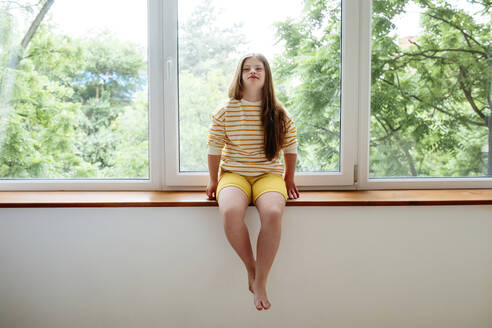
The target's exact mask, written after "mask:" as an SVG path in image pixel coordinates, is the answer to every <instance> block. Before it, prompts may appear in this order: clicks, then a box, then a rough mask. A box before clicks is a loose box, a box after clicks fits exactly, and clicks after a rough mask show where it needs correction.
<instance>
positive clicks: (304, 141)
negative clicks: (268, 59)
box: [275, 0, 492, 176]
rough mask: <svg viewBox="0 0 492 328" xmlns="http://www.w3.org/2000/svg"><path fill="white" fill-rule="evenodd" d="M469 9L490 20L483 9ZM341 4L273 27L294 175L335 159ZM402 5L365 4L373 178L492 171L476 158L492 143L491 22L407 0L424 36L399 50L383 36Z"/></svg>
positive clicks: (323, 4) (324, 0)
mask: <svg viewBox="0 0 492 328" xmlns="http://www.w3.org/2000/svg"><path fill="white" fill-rule="evenodd" d="M468 2H469V3H472V2H473V3H474V4H476V5H479V6H481V12H482V13H485V14H488V15H489V17H490V3H489V2H486V1H482V2H480V1H468ZM339 3H340V2H339V1H332V0H312V1H307V2H306V7H305V10H304V12H303V14H302V15H301V17H300V18H299V19H298V20H295V21H294V20H287V21H285V22H282V23H279V24H277V27H278V35H279V39H280V40H283V41H284V42H285V51H284V53H283V54H282V55H281V56H280V57H279V58H278V60H277V61H276V63H275V64H276V65H275V67H276V68H277V69H276V71H277V72H278V74H279V78H280V79H281V80H282V81H283V83H284V86H283V88H282V89H281V91H282V99H283V101H284V102H286V104H287V105H288V108H290V109H291V110H292V111H294V115H295V117H296V122H297V124H298V130H301V131H300V132H299V139H300V154H301V156H300V157H301V161H300V168H301V169H305V168H309V169H310V167H309V166H310V165H311V164H310V163H314V164H315V165H317V167H318V168H321V169H332V168H335V167H336V164H337V161H338V153H337V151H338V149H337V148H338V147H337V145H338V144H339V140H338V138H339V137H338V135H339V130H338V129H339V112H338V108H339V106H340V104H339V94H338V93H339V89H340V86H339V82H340V79H339V74H340V70H339V65H340V63H339V58H340V49H339V47H340V40H339V35H340V18H339V17H340V8H339ZM408 3H410V1H409V0H391V1H387V0H374V1H373V6H372V8H373V13H372V19H373V24H372V71H371V74H372V75H371V76H372V80H371V88H372V89H371V90H372V92H371V139H370V143H371V149H370V150H371V153H370V171H371V175H372V176H458V175H459V176H476V175H486V174H492V172H491V170H492V169H491V168H489V171H488V172H487V158H484V156H483V153H482V149H483V148H484V146H486V145H487V139H489V142H492V138H490V129H489V128H488V127H489V126H490V125H491V123H490V117H491V115H490V107H491V103H490V84H491V75H492V74H491V66H492V65H491V60H490V58H491V40H492V38H491V26H490V19H489V20H488V22H486V23H480V22H478V21H477V20H476V19H475V18H474V17H472V16H470V14H468V13H467V12H465V11H464V10H463V9H459V8H455V7H453V6H452V5H451V4H450V3H449V1H444V0H435V1H425V0H415V3H417V4H418V5H419V6H420V7H421V8H422V9H423V10H424V11H423V14H422V18H421V24H422V26H423V33H422V34H421V35H419V36H418V37H416V38H415V40H414V41H413V44H412V45H411V46H410V47H408V48H406V49H405V48H402V47H400V46H399V45H398V43H397V40H396V37H395V36H392V33H391V32H392V31H393V30H394V29H395V25H394V23H393V20H394V19H395V17H397V15H399V14H401V13H403V12H404V10H405V6H406V5H407V4H408ZM296 81H297V82H296ZM299 81H301V82H300V83H299ZM318 124H319V125H318ZM312 151H315V152H316V154H315V155H313V154H310V152H312ZM489 156H490V152H489ZM313 157H315V160H314V161H313V160H311V159H312V158H313ZM305 158H308V159H309V160H308V161H306V160H305ZM489 162H490V159H489ZM489 167H490V166H489Z"/></svg>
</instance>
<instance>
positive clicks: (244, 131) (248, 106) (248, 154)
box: [208, 99, 297, 176]
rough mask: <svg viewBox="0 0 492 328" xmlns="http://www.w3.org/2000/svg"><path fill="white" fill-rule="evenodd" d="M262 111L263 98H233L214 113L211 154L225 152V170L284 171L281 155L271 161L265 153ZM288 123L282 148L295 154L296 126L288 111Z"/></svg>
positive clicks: (247, 172)
mask: <svg viewBox="0 0 492 328" xmlns="http://www.w3.org/2000/svg"><path fill="white" fill-rule="evenodd" d="M261 111H262V108H261V101H257V102H250V101H246V100H244V99H241V100H236V99H230V100H228V101H227V102H226V103H225V104H223V105H221V106H219V107H218V108H217V110H216V111H215V112H214V113H213V115H212V121H211V123H210V127H209V130H208V154H209V155H222V156H221V163H220V168H221V169H222V170H227V171H231V172H234V173H238V174H241V175H246V176H257V175H261V174H264V173H276V174H283V173H284V165H283V163H282V162H281V161H280V156H278V157H277V158H276V159H273V160H272V161H269V160H268V159H267V158H266V157H265V151H264V140H263V136H264V132H263V125H262V123H261ZM286 113H287V112H286ZM286 127H287V133H286V135H285V139H284V145H283V147H282V150H283V152H284V153H294V154H296V153H297V130H296V126H295V124H294V121H293V120H292V117H291V116H290V115H289V113H287V121H286ZM224 146H225V147H224Z"/></svg>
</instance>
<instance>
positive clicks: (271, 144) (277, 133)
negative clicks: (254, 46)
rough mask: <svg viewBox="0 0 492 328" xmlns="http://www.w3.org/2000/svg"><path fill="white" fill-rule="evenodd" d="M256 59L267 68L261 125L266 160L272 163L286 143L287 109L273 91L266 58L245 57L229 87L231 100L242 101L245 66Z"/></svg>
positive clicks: (254, 54)
mask: <svg viewBox="0 0 492 328" xmlns="http://www.w3.org/2000/svg"><path fill="white" fill-rule="evenodd" d="M251 57H256V58H258V59H259V60H260V61H262V62H263V66H264V67H265V84H264V85H263V90H262V115H261V123H262V124H263V131H264V150H265V156H266V158H267V159H268V160H269V161H271V160H273V159H274V158H277V156H278V155H279V152H280V149H281V148H282V145H283V143H284V138H285V134H286V133H287V131H286V126H285V125H286V121H287V119H286V117H287V114H286V113H285V109H284V107H283V105H282V103H281V102H280V101H278V99H277V98H276V97H275V91H274V90H273V78H272V71H271V70H270V65H269V64H268V61H267V59H266V58H265V56H263V55H262V54H259V53H251V54H247V55H245V56H243V57H242V58H241V59H240V60H239V63H238V65H237V68H236V73H235V74H234V79H233V80H232V83H231V85H230V87H229V98H231V99H236V100H241V98H242V97H243V88H244V83H243V78H242V72H243V65H244V62H245V61H246V59H248V58H251Z"/></svg>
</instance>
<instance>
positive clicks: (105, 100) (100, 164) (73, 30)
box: [0, 0, 149, 179]
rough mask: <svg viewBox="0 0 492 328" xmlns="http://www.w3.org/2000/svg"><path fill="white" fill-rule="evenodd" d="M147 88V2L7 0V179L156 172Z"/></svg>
mask: <svg viewBox="0 0 492 328" xmlns="http://www.w3.org/2000/svg"><path fill="white" fill-rule="evenodd" d="M49 4H52V5H51V6H49ZM36 17H39V18H41V19H40V21H39V23H37V20H36ZM147 89H148V88H147V7H146V2H142V1H116V0H103V1H100V0H99V1H95V0H86V1H76V0H64V1H54V2H53V1H34V0H31V1H2V2H0V178H4V179H9V178H25V179H32V178H42V179H50V178H56V179H64V178H66V179H68V178H71V179H78V178H96V179H104V178H130V179H131V178H148V177H149V163H148V128H147V126H148V113H147V112H148V110H147V108H148V106H147V105H148V102H147Z"/></svg>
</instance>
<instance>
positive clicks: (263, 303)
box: [253, 280, 271, 311]
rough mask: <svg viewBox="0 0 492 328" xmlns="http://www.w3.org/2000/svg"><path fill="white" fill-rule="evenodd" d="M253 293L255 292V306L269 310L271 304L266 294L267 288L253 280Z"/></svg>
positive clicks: (259, 309) (258, 308)
mask: <svg viewBox="0 0 492 328" xmlns="http://www.w3.org/2000/svg"><path fill="white" fill-rule="evenodd" d="M253 293H254V294H255V306H256V309H257V310H258V311H261V310H263V309H265V310H268V309H269V308H270V306H271V304H270V302H269V301H268V298H267V295H266V288H265V286H264V285H263V286H262V285H260V284H259V283H257V281H256V280H255V281H254V282H253Z"/></svg>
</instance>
